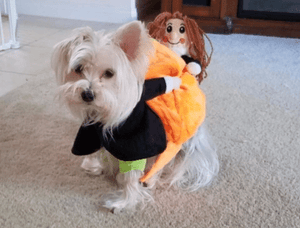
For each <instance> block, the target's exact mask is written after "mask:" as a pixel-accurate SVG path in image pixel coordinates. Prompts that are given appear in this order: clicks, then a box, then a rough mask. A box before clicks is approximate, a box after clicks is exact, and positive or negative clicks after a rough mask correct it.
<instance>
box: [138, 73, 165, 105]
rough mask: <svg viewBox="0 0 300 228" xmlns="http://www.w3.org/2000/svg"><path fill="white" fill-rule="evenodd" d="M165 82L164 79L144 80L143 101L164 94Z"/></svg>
mask: <svg viewBox="0 0 300 228" xmlns="http://www.w3.org/2000/svg"><path fill="white" fill-rule="evenodd" d="M166 87H167V85H166V81H165V79H164V78H153V79H148V80H145V84H144V92H143V99H144V100H146V101H148V100H151V99H153V98H155V97H157V96H159V95H162V94H164V93H165V92H166Z"/></svg>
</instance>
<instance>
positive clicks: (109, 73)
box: [103, 69, 115, 78]
mask: <svg viewBox="0 0 300 228" xmlns="http://www.w3.org/2000/svg"><path fill="white" fill-rule="evenodd" d="M114 75H115V72H114V71H113V70H112V69H107V70H105V71H104V73H103V76H104V77H106V78H112V77H113V76H114Z"/></svg>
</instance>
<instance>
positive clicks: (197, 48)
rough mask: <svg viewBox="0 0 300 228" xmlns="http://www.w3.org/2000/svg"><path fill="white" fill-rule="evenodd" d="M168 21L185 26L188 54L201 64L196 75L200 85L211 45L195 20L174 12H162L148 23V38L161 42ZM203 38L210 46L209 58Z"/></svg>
mask: <svg viewBox="0 0 300 228" xmlns="http://www.w3.org/2000/svg"><path fill="white" fill-rule="evenodd" d="M170 19H181V20H183V22H184V24H185V30H186V34H187V38H188V43H189V54H190V55H191V57H192V58H193V59H196V60H198V61H199V62H200V64H201V72H200V73H199V74H198V75H197V80H198V81H199V83H201V81H202V80H203V78H206V77H207V72H206V67H207V66H208V65H209V63H210V60H211V56H212V53H213V46H212V43H211V41H210V39H209V38H208V36H207V35H206V34H205V32H204V31H203V30H202V29H201V28H199V26H198V24H197V23H196V21H195V20H193V19H190V18H188V17H187V16H183V15H182V13H180V12H175V13H173V14H171V13H169V12H164V13H161V14H159V15H158V16H157V17H156V18H155V19H154V21H153V22H150V23H149V24H148V26H147V28H148V30H149V34H150V36H151V37H152V38H154V39H157V40H159V41H161V40H162V39H163V37H164V35H165V29H166V23H167V21H168V20H170ZM204 36H205V37H206V38H207V39H208V41H209V43H210V45H211V53H210V56H208V54H207V52H206V50H205V42H204Z"/></svg>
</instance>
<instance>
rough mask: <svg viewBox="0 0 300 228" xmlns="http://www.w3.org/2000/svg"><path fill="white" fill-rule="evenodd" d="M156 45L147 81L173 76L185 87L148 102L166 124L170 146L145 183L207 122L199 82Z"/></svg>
mask: <svg viewBox="0 0 300 228" xmlns="http://www.w3.org/2000/svg"><path fill="white" fill-rule="evenodd" d="M153 45H154V47H155V54H154V57H151V58H150V66H149V70H148V72H147V74H146V79H151V78H159V77H163V76H173V77H180V78H181V80H182V84H181V86H180V89H179V90H174V91H173V92H171V93H168V94H163V95H160V96H158V97H156V98H154V99H152V100H150V101H147V104H148V105H149V106H150V108H151V109H152V110H153V111H154V112H155V113H156V114H157V115H158V116H159V117H160V119H161V120H162V122H163V125H164V128H165V131H166V136H167V141H168V143H167V148H166V150H165V151H164V152H163V153H161V154H160V155H158V158H157V160H156V162H155V163H154V164H153V166H152V167H151V169H150V170H149V171H148V172H147V173H146V174H145V175H144V176H143V177H142V178H141V179H140V180H141V182H146V181H147V180H148V179H149V178H150V177H152V176H153V175H154V174H155V173H157V172H158V171H159V170H161V169H162V168H163V167H164V166H165V165H166V164H168V163H169V162H170V161H171V160H172V158H174V157H175V156H176V154H177V153H178V152H179V151H180V149H181V146H182V144H183V143H184V142H186V141H187V140H189V139H190V138H191V137H192V136H193V135H194V134H195V133H196V131H197V129H198V127H199V126H200V125H201V124H202V122H203V121H204V118H205V95H204V93H203V92H202V91H201V90H200V88H199V86H198V82H197V81H196V79H195V78H194V77H193V76H192V75H191V74H189V73H188V72H187V69H186V68H185V66H186V63H185V62H184V60H183V59H182V58H180V57H179V56H177V55H176V54H175V53H174V52H173V51H171V50H170V49H169V48H167V47H165V46H164V45H162V44H160V43H158V42H157V41H155V40H153Z"/></svg>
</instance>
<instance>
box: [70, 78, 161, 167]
mask: <svg viewBox="0 0 300 228" xmlns="http://www.w3.org/2000/svg"><path fill="white" fill-rule="evenodd" d="M165 90H166V83H165V80H164V78H158V79H150V80H146V81H145V84H144V91H143V94H142V97H141V100H140V101H139V102H138V103H137V105H136V107H135V108H134V109H133V111H132V113H131V114H130V115H129V117H128V118H127V119H126V120H125V121H124V122H123V123H122V124H120V125H119V126H118V127H116V128H115V129H113V132H112V135H111V134H107V135H106V136H104V135H103V127H102V125H101V123H94V124H91V125H88V126H84V125H82V126H81V127H80V129H79V131H78V133H77V136H76V139H75V142H74V145H73V148H72V153H73V154H75V155H88V154H92V153H94V152H96V151H97V150H99V149H100V148H101V147H105V149H106V150H107V151H109V152H110V153H111V154H112V155H113V156H115V157H116V158H118V159H120V160H123V161H134V160H138V159H143V158H148V157H152V156H155V155H157V154H159V153H162V152H163V151H164V150H165V148H166V144H167V139H166V134H165V130H164V126H163V123H162V121H161V120H160V118H159V117H158V116H157V114H156V113H154V112H153V111H152V110H151V109H150V107H149V106H148V105H147V103H146V100H150V99H152V98H154V97H156V96H159V95H161V94H164V93H165Z"/></svg>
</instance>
